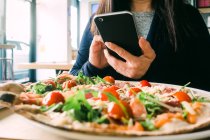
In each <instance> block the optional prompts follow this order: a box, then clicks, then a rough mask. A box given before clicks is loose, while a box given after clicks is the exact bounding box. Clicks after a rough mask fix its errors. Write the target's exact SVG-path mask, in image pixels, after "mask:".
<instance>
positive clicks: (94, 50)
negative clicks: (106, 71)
mask: <svg viewBox="0 0 210 140" xmlns="http://www.w3.org/2000/svg"><path fill="white" fill-rule="evenodd" d="M104 49H106V47H105V45H104V43H103V41H102V38H101V36H99V35H96V36H94V38H93V41H92V43H91V46H90V52H89V62H90V63H91V64H92V65H93V66H95V67H96V68H99V69H102V68H104V67H106V66H108V62H107V60H106V57H105V55H104Z"/></svg>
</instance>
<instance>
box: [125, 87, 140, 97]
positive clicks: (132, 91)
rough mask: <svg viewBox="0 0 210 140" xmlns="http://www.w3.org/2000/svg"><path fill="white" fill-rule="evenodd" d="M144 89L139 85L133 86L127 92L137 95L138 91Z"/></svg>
mask: <svg viewBox="0 0 210 140" xmlns="http://www.w3.org/2000/svg"><path fill="white" fill-rule="evenodd" d="M141 91H142V90H141V89H140V88H137V87H131V88H130V89H129V91H128V92H127V94H128V96H133V95H136V94H137V93H138V92H141Z"/></svg>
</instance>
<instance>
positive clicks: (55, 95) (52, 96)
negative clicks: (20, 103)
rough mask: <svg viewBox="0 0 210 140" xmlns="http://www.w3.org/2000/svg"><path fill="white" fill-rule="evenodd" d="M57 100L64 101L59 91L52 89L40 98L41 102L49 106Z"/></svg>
mask: <svg viewBox="0 0 210 140" xmlns="http://www.w3.org/2000/svg"><path fill="white" fill-rule="evenodd" d="M59 102H64V97H63V95H62V94H61V92H59V91H52V92H50V93H48V94H47V95H46V96H45V97H44V99H43V100H42V104H43V105H46V106H50V105H52V104H55V103H59Z"/></svg>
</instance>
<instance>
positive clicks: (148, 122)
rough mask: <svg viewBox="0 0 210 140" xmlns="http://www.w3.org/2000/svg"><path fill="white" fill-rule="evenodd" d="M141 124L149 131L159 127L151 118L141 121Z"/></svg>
mask: <svg viewBox="0 0 210 140" xmlns="http://www.w3.org/2000/svg"><path fill="white" fill-rule="evenodd" d="M140 123H141V125H142V126H143V127H144V128H145V129H146V130H149V131H154V130H157V128H156V127H155V125H154V124H153V123H152V122H151V120H148V119H147V120H145V121H142V122H140Z"/></svg>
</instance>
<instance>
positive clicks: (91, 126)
mask: <svg viewBox="0 0 210 140" xmlns="http://www.w3.org/2000/svg"><path fill="white" fill-rule="evenodd" d="M134 84H135V83H134ZM175 87H177V86H175ZM193 90H194V89H193ZM195 91H196V93H195V94H196V95H197V96H202V97H208V98H210V93H208V92H205V91H202V90H197V89H195ZM208 94H209V95H208ZM1 104H3V102H0V105H1ZM11 105H12V103H11ZM39 108H40V107H39V106H36V105H27V104H20V105H15V106H13V107H12V108H11V109H13V110H14V111H15V112H16V113H18V114H20V115H22V116H24V117H25V118H27V119H29V120H33V121H36V122H39V123H42V124H45V125H49V126H52V127H55V128H58V129H62V130H66V131H71V132H82V133H88V134H94V135H95V134H97V135H111V136H159V135H170V134H180V133H187V132H192V131H195V130H199V129H201V128H204V127H207V126H209V125H210V103H205V106H204V107H203V108H202V114H201V115H200V116H199V117H198V120H197V122H196V123H195V124H187V123H186V124H187V125H186V124H180V126H178V125H177V124H179V123H180V122H177V120H174V122H173V123H167V124H165V125H164V126H163V128H161V129H159V130H155V131H135V130H114V129H111V128H109V127H108V125H107V124H102V125H99V124H96V123H90V122H87V123H81V122H79V121H72V120H69V118H65V117H64V118H62V117H60V118H61V119H60V120H59V117H58V116H59V115H62V114H61V113H50V114H53V115H55V116H56V115H57V117H52V116H49V113H43V112H41V111H40V110H39Z"/></svg>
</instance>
